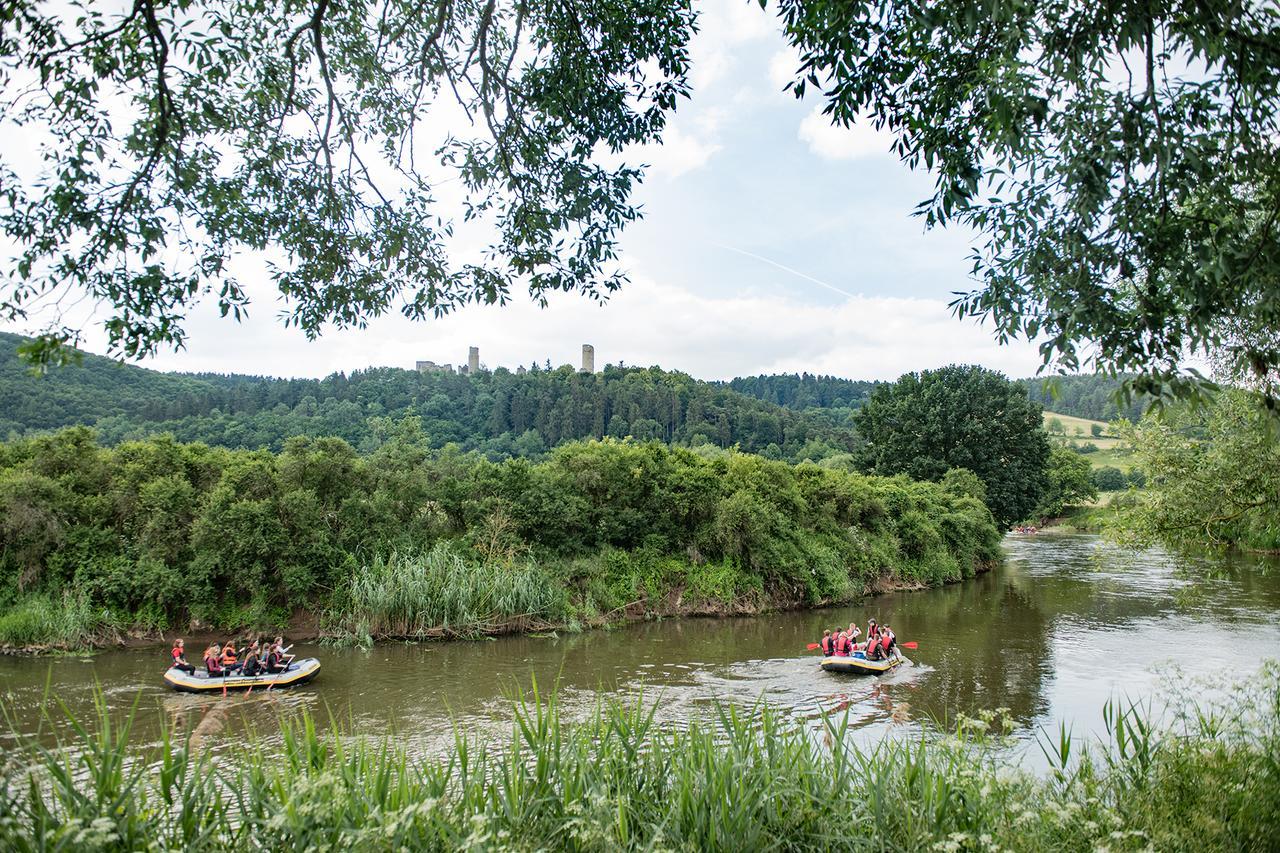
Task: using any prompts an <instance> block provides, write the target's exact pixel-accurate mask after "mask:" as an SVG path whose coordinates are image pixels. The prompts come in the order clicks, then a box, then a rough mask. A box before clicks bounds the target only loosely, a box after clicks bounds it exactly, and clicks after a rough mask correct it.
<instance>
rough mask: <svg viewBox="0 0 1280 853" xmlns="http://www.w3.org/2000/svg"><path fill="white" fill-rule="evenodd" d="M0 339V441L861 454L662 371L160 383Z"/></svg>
mask: <svg viewBox="0 0 1280 853" xmlns="http://www.w3.org/2000/svg"><path fill="white" fill-rule="evenodd" d="M21 341H22V339H21V338H19V337H18V336H15V335H0V436H5V435H8V436H11V437H20V436H23V435H29V434H31V433H33V432H38V431H47V430H51V429H57V428H61V427H64V426H70V425H84V426H92V427H94V429H95V430H97V433H98V436H99V439H100V440H101V441H102V442H104V443H106V444H109V445H110V444H118V443H120V442H122V441H126V440H135V439H141V438H145V437H146V436H148V435H152V434H155V433H160V432H168V433H172V434H173V435H174V436H176V437H177V438H178V439H179V440H180V441H199V442H204V443H206V444H210V445H215V446H219V447H230V448H246V449H256V448H267V449H270V450H274V451H279V450H281V449H282V448H283V447H284V444H285V441H286V440H287V439H288V438H289V437H291V436H295V435H305V436H312V437H319V436H337V437H340V438H342V439H344V440H345V441H347V442H348V443H349V444H351V445H352V446H353V447H355V448H356V449H357V450H358V451H360V452H362V453H368V452H372V451H373V450H375V449H376V448H377V447H378V446H380V444H381V443H382V441H383V440H384V438H385V435H386V432H387V430H388V429H389V426H388V423H389V420H388V419H390V420H397V419H400V418H404V417H409V416H413V417H417V418H420V420H421V424H422V429H423V431H424V433H425V434H426V436H427V440H428V442H429V443H430V444H431V445H432V446H433V447H443V446H444V445H446V444H449V443H456V444H458V445H460V446H461V447H463V448H464V449H468V450H477V451H480V452H481V453H483V454H484V455H486V456H488V457H489V458H492V459H502V458H506V457H510V456H524V457H531V458H539V457H540V456H541V455H542V454H543V453H545V452H546V451H547V450H549V449H550V448H552V447H555V446H557V445H559V444H563V443H564V442H567V441H574V440H578V439H583V438H603V437H605V436H612V437H615V438H624V437H627V436H631V437H634V438H636V439H640V440H658V441H662V442H667V443H676V444H683V445H688V446H698V445H702V444H712V445H716V446H718V447H722V448H728V447H733V446H735V445H736V446H737V447H739V448H740V449H741V450H743V451H746V452H750V453H759V454H761V455H764V456H766V457H768V458H772V459H788V460H793V461H802V460H804V459H812V460H819V459H824V458H827V457H829V456H832V455H835V454H837V453H849V452H852V451H855V450H856V449H857V447H858V446H859V443H860V442H859V441H858V438H857V435H856V432H855V431H854V430H853V428H852V426H849V425H848V424H846V423H844V418H842V417H840V416H838V415H837V414H834V413H828V412H822V411H804V412H797V411H794V410H793V409H791V408H784V407H782V406H778V405H771V404H769V403H766V402H764V401H761V400H757V399H754V398H751V397H748V396H745V395H743V394H739V393H737V392H736V391H733V390H731V389H729V388H726V387H723V386H720V385H715V384H712V383H707V382H701V381H698V380H695V379H693V378H692V377H690V376H687V375H685V374H682V373H673V372H667V371H663V370H660V369H658V368H621V367H613V366H609V367H606V368H605V369H604V370H603V371H602V372H600V373H596V374H583V373H579V372H577V371H575V370H573V369H571V368H567V367H562V368H558V369H555V370H549V369H539V368H537V367H536V366H535V367H534V368H533V369H531V370H530V371H529V372H528V373H527V374H525V375H517V374H515V373H512V372H510V371H508V370H505V369H499V370H497V371H494V372H484V373H480V374H477V375H475V376H463V375H458V374H452V373H418V372H416V371H411V370H402V369H398V368H373V369H369V370H361V371H356V372H354V373H351V374H349V375H348V374H343V373H335V374H333V375H331V376H328V377H326V378H324V379H272V378H268V377H257V376H242V375H226V376H223V375H217V374H191V375H184V374H166V373H159V372H157V371H152V370H145V369H142V368H138V367H133V366H127V365H121V364H118V363H116V362H114V361H112V360H110V359H105V358H101V357H98V356H92V355H86V356H84V360H83V363H82V364H81V365H79V366H77V367H72V368H68V369H63V370H56V371H52V372H50V373H49V374H48V375H47V376H45V377H43V378H40V379H36V378H34V377H32V376H31V375H29V373H28V372H27V371H26V369H25V367H24V365H23V364H22V363H21V362H20V360H19V359H18V358H17V357H16V354H15V351H16V348H17V346H18V344H19V343H20V342H21Z"/></svg>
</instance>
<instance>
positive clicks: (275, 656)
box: [266, 637, 289, 675]
mask: <svg viewBox="0 0 1280 853" xmlns="http://www.w3.org/2000/svg"><path fill="white" fill-rule="evenodd" d="M288 668H289V664H288V661H286V660H285V654H284V638H283V637H276V640H275V642H274V643H272V644H271V645H270V646H269V647H268V649H267V666H266V670H267V672H269V673H271V674H272V675H274V674H275V673H277V672H284V671H285V670H286V669H288Z"/></svg>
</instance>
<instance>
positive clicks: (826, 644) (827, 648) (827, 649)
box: [818, 637, 834, 657]
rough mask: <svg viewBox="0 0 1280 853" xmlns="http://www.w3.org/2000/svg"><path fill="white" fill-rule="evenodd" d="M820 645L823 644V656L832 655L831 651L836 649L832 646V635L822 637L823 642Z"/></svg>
mask: <svg viewBox="0 0 1280 853" xmlns="http://www.w3.org/2000/svg"><path fill="white" fill-rule="evenodd" d="M818 645H820V646H822V654H823V656H824V657H831V652H832V651H833V650H834V649H833V648H832V646H831V638H830V637H823V638H822V642H821V643H819V644H818Z"/></svg>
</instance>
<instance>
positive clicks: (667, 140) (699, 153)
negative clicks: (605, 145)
mask: <svg viewBox="0 0 1280 853" xmlns="http://www.w3.org/2000/svg"><path fill="white" fill-rule="evenodd" d="M719 150H720V144H719V143H718V142H715V141H714V140H712V139H707V138H702V137H700V136H698V135H695V134H691V133H685V132H684V131H682V130H681V129H680V128H678V127H668V128H667V129H666V130H665V131H663V133H662V144H661V145H647V146H645V147H644V148H641V149H638V150H636V151H634V152H633V153H630V154H629V155H628V156H629V158H630V159H631V161H632V162H643V163H648V164H649V166H650V168H649V170H648V173H649V174H650V175H651V176H656V177H663V178H668V179H670V178H678V177H680V176H681V175H684V174H686V173H688V172H692V171H693V170H695V169H700V168H702V167H703V166H705V165H707V161H709V160H710V159H711V157H712V155H714V154H715V153H716V152H717V151H719Z"/></svg>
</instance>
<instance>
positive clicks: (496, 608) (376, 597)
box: [328, 543, 567, 643]
mask: <svg viewBox="0 0 1280 853" xmlns="http://www.w3.org/2000/svg"><path fill="white" fill-rule="evenodd" d="M337 601H338V604H337V606H336V607H335V608H334V609H333V610H332V611H330V613H329V615H328V622H329V625H330V628H331V630H332V631H333V632H335V633H336V634H337V636H338V637H339V638H343V637H345V638H347V639H354V640H356V641H358V642H362V643H369V642H372V641H373V640H377V639H384V638H402V639H404V638H414V639H425V638H439V637H474V636H479V635H482V634H493V633H501V632H504V631H517V630H539V629H542V628H545V627H549V626H551V625H553V624H557V623H559V622H561V621H562V620H563V619H564V617H565V614H566V612H567V596H566V592H565V590H564V587H563V586H562V585H560V584H559V583H557V582H555V581H553V580H552V579H551V578H549V577H548V576H547V575H546V574H545V573H544V572H543V571H542V570H541V569H539V568H538V567H537V566H536V565H535V564H533V563H514V564H503V563H484V562H478V561H473V560H466V559H464V558H463V557H462V555H460V554H459V553H458V552H457V550H456V548H455V546H452V545H450V544H447V543H441V544H437V545H436V546H435V547H434V548H432V549H431V550H429V551H425V552H413V551H410V552H405V551H393V552H391V553H390V554H389V555H387V556H385V557H383V556H377V557H375V558H374V559H372V560H370V561H369V562H366V563H364V564H363V565H362V566H360V567H359V568H358V569H357V570H356V571H355V572H354V573H353V575H352V577H351V579H350V584H349V586H348V587H347V588H346V589H345V590H344V591H342V592H340V594H339V595H338V596H337Z"/></svg>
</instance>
